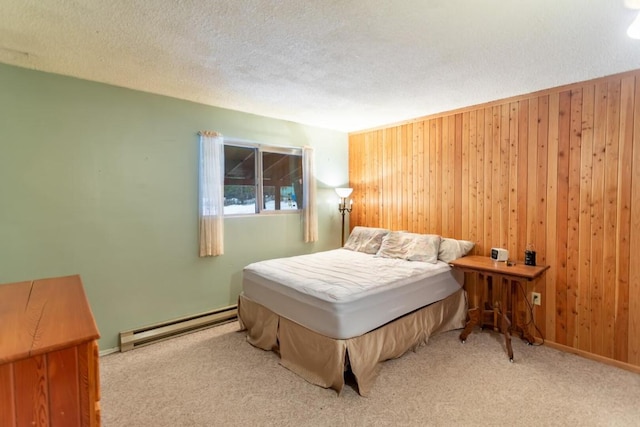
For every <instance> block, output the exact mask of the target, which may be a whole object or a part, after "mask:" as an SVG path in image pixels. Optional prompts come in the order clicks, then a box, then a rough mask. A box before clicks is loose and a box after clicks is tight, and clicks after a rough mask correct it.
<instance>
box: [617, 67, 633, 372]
mask: <svg viewBox="0 0 640 427" xmlns="http://www.w3.org/2000/svg"><path fill="white" fill-rule="evenodd" d="M634 92H635V79H634V78H633V77H627V78H624V79H622V82H621V91H620V93H621V99H620V142H619V146H620V150H619V157H618V158H619V162H620V164H619V168H618V206H619V209H618V218H617V221H616V222H617V223H616V229H617V233H616V252H617V259H616V280H615V283H616V286H617V287H616V292H615V324H614V334H613V335H614V336H613V342H614V346H613V349H614V354H613V358H614V359H615V360H620V361H622V362H626V361H627V360H628V355H629V345H628V344H629V342H628V339H629V338H628V335H629V298H630V295H629V267H630V265H629V264H630V258H631V252H630V244H631V242H630V239H629V237H630V235H631V203H632V199H631V179H632V171H631V170H632V167H633V163H632V160H633V120H634V116H633V104H634Z"/></svg>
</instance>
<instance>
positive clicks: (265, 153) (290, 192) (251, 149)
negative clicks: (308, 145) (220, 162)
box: [224, 143, 302, 215]
mask: <svg viewBox="0 0 640 427" xmlns="http://www.w3.org/2000/svg"><path fill="white" fill-rule="evenodd" d="M300 209H302V150H301V149H294V148H278V147H264V146H255V145H249V144H241V143H238V144H235V143H225V146H224V214H225V215H234V214H254V213H261V212H276V211H298V210H300Z"/></svg>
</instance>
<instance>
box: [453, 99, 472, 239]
mask: <svg viewBox="0 0 640 427" xmlns="http://www.w3.org/2000/svg"><path fill="white" fill-rule="evenodd" d="M469 120H470V119H469V112H468V111H467V112H464V113H462V135H461V136H460V138H461V142H462V143H461V152H460V155H459V158H460V169H461V182H460V193H461V194H460V205H459V206H460V208H459V209H457V208H456V221H460V228H459V236H460V237H458V238H459V239H461V238H465V239H469V218H470V217H471V211H470V209H469V205H470V201H469V190H470V189H471V181H470V178H469V166H470V160H469V152H470V148H469V144H470V143H469ZM457 159H458V156H456V161H457Z"/></svg>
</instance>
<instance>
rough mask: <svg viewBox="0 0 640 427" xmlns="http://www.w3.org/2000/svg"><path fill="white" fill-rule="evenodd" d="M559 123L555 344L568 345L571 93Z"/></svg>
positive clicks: (562, 105)
mask: <svg viewBox="0 0 640 427" xmlns="http://www.w3.org/2000/svg"><path fill="white" fill-rule="evenodd" d="M559 114H560V116H559V122H558V186H557V188H558V195H557V211H556V221H557V224H558V230H557V232H556V236H557V240H556V242H557V243H556V257H557V260H558V264H557V268H556V305H555V307H556V318H557V320H556V342H558V343H560V344H567V309H568V307H567V239H568V237H567V236H568V231H567V226H568V222H567V218H568V209H569V139H570V132H571V92H569V91H564V92H561V93H560V110H559Z"/></svg>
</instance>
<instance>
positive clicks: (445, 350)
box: [100, 322, 640, 427]
mask: <svg viewBox="0 0 640 427" xmlns="http://www.w3.org/2000/svg"><path fill="white" fill-rule="evenodd" d="M237 331H238V323H237V322H233V323H229V324H226V325H223V326H219V327H216V328H212V329H208V330H205V331H201V332H197V333H194V334H190V335H186V336H182V337H178V338H174V339H171V340H168V341H165V342H162V343H158V344H154V345H151V346H147V347H142V348H139V349H136V350H133V351H130V352H127V353H116V354H112V355H109V356H105V357H102V358H101V359H100V368H101V387H102V403H101V404H102V421H103V425H104V426H106V427H115V426H154V427H160V426H172V427H173V426H336V425H344V426H427V425H433V426H465V425H469V426H470V425H509V426H516V425H517V426H554V425H557V426H561V425H562V426H564V425H572V426H573V425H577V426H640V375H638V374H635V373H632V372H628V371H624V370H621V369H618V368H615V367H611V366H608V365H604V364H601V363H598V362H594V361H591V360H587V359H584V358H581V357H578V356H575V355H571V354H567V353H563V352H560V351H557V350H553V349H551V348H548V347H545V346H541V347H532V346H527V345H525V344H524V343H523V342H521V341H520V340H518V339H515V340H514V341H513V344H514V352H515V362H514V363H509V361H508V359H507V356H506V354H505V352H504V348H503V342H502V341H501V340H500V336H499V335H497V334H495V333H493V332H479V329H478V330H477V331H478V332H474V333H473V334H471V335H470V336H469V338H468V340H467V342H466V343H465V344H461V343H460V342H459V341H458V334H459V332H458V331H452V332H448V333H444V334H442V335H438V336H435V337H432V339H431V340H430V341H429V343H428V344H427V345H426V346H423V347H421V348H420V349H418V351H416V352H409V353H407V354H405V355H404V356H403V357H401V358H399V359H396V360H391V361H387V362H385V363H383V364H382V365H381V369H380V376H379V377H378V380H377V382H376V384H375V387H374V389H373V390H372V392H371V396H370V397H366V398H364V397H361V396H359V395H358V394H357V393H356V392H355V390H354V389H353V388H352V387H349V386H347V387H345V390H344V391H343V392H342V394H341V395H340V396H338V395H337V394H336V393H335V392H334V391H333V390H326V389H323V388H320V387H317V386H314V385H311V384H309V383H307V382H306V381H304V380H303V379H302V378H300V377H298V376H296V375H295V374H293V373H292V372H290V371H288V370H287V369H285V368H283V367H282V366H280V365H279V364H278V357H277V356H276V355H275V354H274V353H272V352H265V351H262V350H259V349H256V348H254V347H252V346H251V345H249V344H248V343H247V342H246V341H245V336H244V333H241V332H237Z"/></svg>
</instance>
